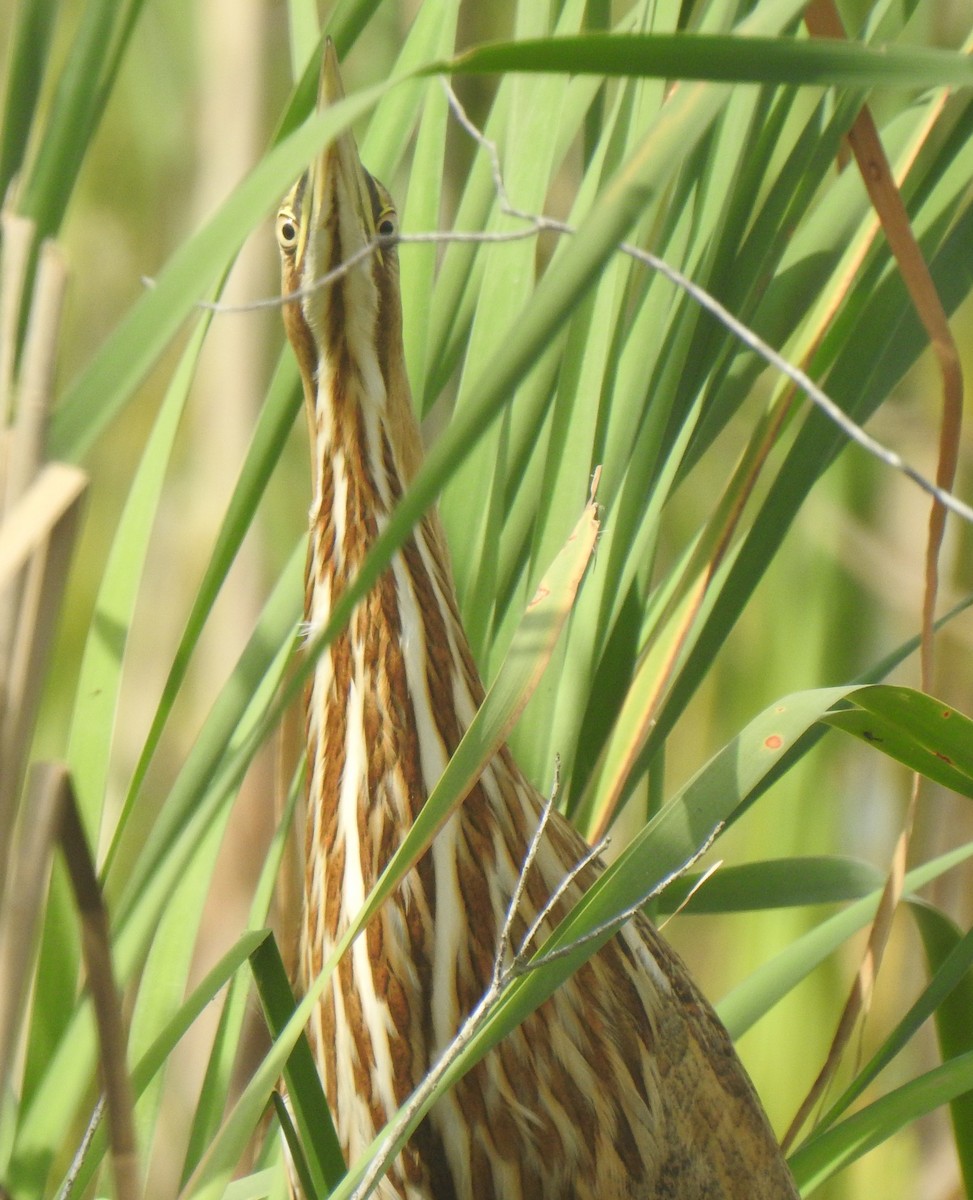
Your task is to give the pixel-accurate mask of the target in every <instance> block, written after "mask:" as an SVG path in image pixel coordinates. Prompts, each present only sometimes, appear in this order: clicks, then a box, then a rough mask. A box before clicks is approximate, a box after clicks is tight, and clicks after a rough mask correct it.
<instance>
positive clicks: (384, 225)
mask: <svg viewBox="0 0 973 1200" xmlns="http://www.w3.org/2000/svg"><path fill="white" fill-rule="evenodd" d="M396 228H397V226H396V220H395V213H394V212H392V211H391V210H390V209H386V210H385V211H384V212H383V213H382V214H381V215H380V216H379V219H378V232H379V236H381V237H393V236H394V234H395V232H396Z"/></svg>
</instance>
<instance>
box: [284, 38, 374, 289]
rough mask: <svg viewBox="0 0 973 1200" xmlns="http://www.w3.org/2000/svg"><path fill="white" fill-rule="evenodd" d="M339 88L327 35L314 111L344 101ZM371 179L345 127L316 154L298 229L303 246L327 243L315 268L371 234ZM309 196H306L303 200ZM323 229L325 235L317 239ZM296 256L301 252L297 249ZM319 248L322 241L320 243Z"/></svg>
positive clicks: (347, 251)
mask: <svg viewBox="0 0 973 1200" xmlns="http://www.w3.org/2000/svg"><path fill="white" fill-rule="evenodd" d="M344 96H345V93H344V88H343V87H342V86H341V75H340V73H339V71H338V56H337V53H336V52H335V48H334V43H333V42H332V41H331V39H330V38H328V40H327V42H326V44H325V48H324V58H323V60H322V63H321V79H320V83H319V85H318V111H319V112H324V111H325V110H326V109H327V108H330V107H331V106H332V105H334V104H337V103H338V102H339V101H341V100H343V99H344ZM370 185H371V187H374V184H372V183H371V179H370V178H369V175H368V173H367V171H366V170H365V168H364V167H363V166H362V163H361V159H360V158H359V156H358V147H357V145H356V144H355V137H354V134H353V133H352V132H351V130H350V129H346V130H345V131H344V133H342V134H340V135H339V136H338V137H337V138H336V139H335V140H334V141H333V142H332V143H331V144H330V145H328V146H326V147H325V149H324V150H322V152H321V153H320V154H319V155H318V157H317V158H316V159H315V161H314V163H313V164H312V165H311V169H310V173H309V178H308V192H309V197H308V198H307V199H306V200H305V205H306V211H307V221H306V223H305V225H304V229H303V230H302V233H303V236H304V238H306V239H307V243H308V246H309V247H310V248H313V247H314V246H315V243H318V242H319V241H320V240H323V241H324V242H325V243H330V245H329V247H328V249H329V253H328V255H327V258H328V260H329V261H328V262H327V263H326V264H325V263H322V262H321V261H320V258H321V255H320V254H319V253H313V252H312V255H311V257H312V258H313V259H316V260H318V261H317V262H316V269H317V270H318V271H320V270H321V269H322V267H323V268H324V269H330V268H331V267H334V266H337V265H338V263H339V262H341V261H342V260H345V259H348V258H350V257H351V256H352V255H353V254H354V253H355V252H356V251H358V250H360V249H361V248H362V247H363V246H365V245H366V244H367V243H368V242H370V241H372V239H373V238H374V237H375V227H374V226H375V220H374V217H373V215H372V214H373V209H372V201H371V194H370ZM308 200H309V201H310V202H309V203H308ZM322 233H327V234H328V235H329V236H327V237H325V238H324V239H321V235H322ZM303 249H304V247H300V249H299V253H298V260H299V261H300V259H301V258H302V257H303V255H302V254H301V253H300V251H301V250H303ZM320 249H322V250H323V249H324V246H320Z"/></svg>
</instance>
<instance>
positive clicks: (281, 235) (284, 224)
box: [277, 208, 297, 254]
mask: <svg viewBox="0 0 973 1200" xmlns="http://www.w3.org/2000/svg"><path fill="white" fill-rule="evenodd" d="M277 241H278V243H279V245H280V248H281V250H283V251H284V253H285V254H288V253H290V252H292V251H293V249H294V247H295V246H296V245H297V220H296V218H295V216H294V214H293V213H292V212H291V211H290V209H287V208H282V209H281V210H280V212H279V213H278V214H277Z"/></svg>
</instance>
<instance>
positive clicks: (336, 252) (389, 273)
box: [277, 39, 413, 474]
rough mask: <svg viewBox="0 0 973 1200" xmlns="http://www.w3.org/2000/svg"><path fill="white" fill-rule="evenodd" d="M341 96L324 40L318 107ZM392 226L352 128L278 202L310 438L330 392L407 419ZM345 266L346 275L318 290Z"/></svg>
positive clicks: (387, 202)
mask: <svg viewBox="0 0 973 1200" xmlns="http://www.w3.org/2000/svg"><path fill="white" fill-rule="evenodd" d="M343 97H344V91H343V89H342V86H341V77H340V75H339V73H338V59H337V55H336V53H335V49H334V45H333V44H332V42H331V40H330V39H328V41H327V43H326V46H325V51H324V60H323V63H322V67H321V81H320V85H319V89H318V109H319V110H323V109H325V108H327V107H328V106H330V105H332V104H335V103H337V102H338V101H339V100H341V99H343ZM398 228H399V221H398V214H397V212H396V209H395V205H394V204H393V202H392V198H391V196H390V195H389V193H388V191H387V190H386V189H385V188H384V187H383V186H382V184H381V183H379V182H378V181H377V180H376V179H375V178H373V176H372V175H370V174H369V172H368V171H367V170H366V169H365V168H364V166H363V165H362V162H361V159H360V158H359V156H358V147H357V145H356V144H355V138H354V135H353V134H352V132H351V130H346V131H345V132H344V133H342V134H340V135H339V136H338V137H337V138H335V140H334V141H333V142H331V143H330V144H329V145H328V146H326V147H325V148H324V150H322V152H321V153H320V154H319V155H318V157H317V158H316V159H315V161H314V162H313V163H312V165H311V166H310V167H309V169H308V170H307V171H306V172H305V173H304V174H303V175H302V176H301V178H300V179H299V180H298V181H297V183H295V185H294V186H293V187H292V188H291V190H290V191H289V192H288V193H287V195H286V196H285V197H284V200H283V201H282V203H281V206H280V210H279V212H278V214H277V241H278V245H279V247H280V255H281V273H282V289H283V294H284V297H285V299H286V297H287V296H288V295H291V294H294V293H297V296H296V298H295V299H294V300H293V301H290V302H289V303H285V305H284V324H285V327H286V329H287V334H288V337H289V338H290V341H291V344H292V345H293V347H294V352H295V354H296V355H297V360H298V364H299V366H300V370H301V377H302V380H303V384H304V396H305V400H306V401H307V408H308V417H309V420H310V423H311V431H312V437H313V436H314V432H315V413H316V412H318V411H319V410H320V407H321V405H322V404H323V403H325V401H326V399H330V400H331V401H332V402H334V400H335V395H336V389H337V391H338V392H340V393H342V395H345V396H348V398H349V399H351V400H352V401H355V400H357V402H358V403H363V404H375V405H378V408H379V412H380V413H381V414H382V415H383V416H385V417H391V418H392V419H393V420H394V419H395V418H396V413H397V410H398V409H401V408H402V406H403V402H404V403H405V408H406V409H407V410H408V417H409V419H411V400H410V399H409V393H408V383H407V382H406V377H405V368H404V362H403V351H402V303H401V296H400V292H399V267H398V255H397V253H396V249H395V244H394V241H393V240H392V239H394V237H395V235H396V234H397V233H398ZM350 261H352V262H353V265H352V266H350V267H349V268H348V269H347V271H345V272H344V273H341V274H339V275H338V276H337V277H336V278H334V279H332V280H331V281H328V282H323V283H322V280H324V279H325V277H326V276H328V275H329V273H331V272H333V271H336V270H338V269H339V268H342V267H343V266H344V265H345V264H348V263H349V262H350ZM352 393H356V394H355V395H352ZM403 393H404V394H403ZM409 440H411V439H409ZM412 466H413V464H411V463H409V464H407V467H408V468H409V470H408V471H407V473H409V474H411V468H412Z"/></svg>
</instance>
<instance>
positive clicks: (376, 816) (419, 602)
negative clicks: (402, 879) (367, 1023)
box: [305, 361, 482, 899]
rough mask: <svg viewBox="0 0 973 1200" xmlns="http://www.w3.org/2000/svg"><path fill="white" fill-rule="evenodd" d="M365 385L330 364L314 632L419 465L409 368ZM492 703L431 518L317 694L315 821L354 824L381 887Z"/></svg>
mask: <svg viewBox="0 0 973 1200" xmlns="http://www.w3.org/2000/svg"><path fill="white" fill-rule="evenodd" d="M339 379H340V380H342V381H343V382H342V383H341V385H340V386H339V385H338V382H337V381H338V380H339ZM367 379H368V377H367V374H365V373H364V372H363V371H360V370H351V371H346V370H341V371H339V370H337V369H334V368H332V367H331V365H330V364H329V363H328V362H327V361H324V362H323V363H322V366H321V369H320V370H319V372H318V403H317V404H316V406H315V421H316V422H317V428H316V431H315V437H314V440H313V445H314V446H315V451H316V454H317V459H316V462H315V464H314V466H315V471H314V474H315V489H314V499H313V502H312V508H311V538H310V547H309V555H308V575H307V587H306V596H305V602H306V613H305V615H306V621H307V624H308V628H309V631H310V633H311V634H312V635H313V634H314V633H316V632H319V631H320V630H321V629H323V628H324V626H325V625H326V623H327V621H328V618H329V616H330V614H331V611H332V608H333V606H334V604H335V602H336V601H337V599H338V597H339V596H340V595H341V593H342V592H343V591H344V590H345V588H346V587H347V586H348V585H349V584H350V583H351V582H352V581H353V580H354V578H355V576H356V575H357V572H358V570H359V568H360V566H361V564H362V561H363V560H364V558H365V556H366V554H367V553H368V551H369V549H370V548H371V546H372V545H373V544H374V542H375V540H376V538H377V537H378V536H379V534H380V533H381V532H382V530H383V528H384V527H385V525H386V523H387V521H388V519H389V517H390V516H391V513H392V511H393V510H394V508H395V505H396V504H397V502H398V500H399V498H400V497H401V495H402V494H403V492H404V490H405V488H406V487H407V486H408V482H409V480H410V478H411V472H412V471H414V469H415V464H416V463H417V461H418V448H417V445H418V437H419V435H418V429H417V427H416V425H415V420H414V418H413V416H412V413H411V402H410V400H409V396H408V391H407V388H406V385H405V382H404V372H403V375H402V386H401V389H400V390H396V391H395V392H393V391H392V389H385V388H379V387H377V386H376V385H375V381H374V377H373V378H372V380H371V381H370V382H366V381H367ZM481 701H482V686H481V683H480V680H479V676H478V673H477V670H476V667H475V665H474V663H473V659H472V655H471V653H470V650H469V645H468V643H467V639H466V635H465V632H464V630H463V626H462V622H461V620H460V616H459V612H458V607H457V603H456V597H455V593H454V588H453V581H452V572H451V568H450V564H449V560H448V554H447V551H446V547H445V541H444V538H443V535H442V530H441V527H440V525H439V521H438V517H437V516H436V514H435V513H434V512H430V513H429V514H427V515H426V516H425V517H424V518H423V519H422V521H421V522H420V523H419V524H418V525H417V526H416V527H415V529H414V530H413V531H412V533H411V534H410V535H409V537H408V538H407V539H406V541H405V542H404V543H403V545H402V546H401V547H400V549H399V550H398V551H397V552H396V553H395V555H394V556H393V558H392V561H391V563H390V564H389V566H388V567H387V568H386V570H385V571H384V572H383V574H382V576H381V577H380V579H379V580H378V582H377V583H376V584H375V585H374V586H373V587H372V588H371V590H370V591H369V592H368V593H367V595H366V596H365V597H364V598H363V599H362V601H361V602H360V603H359V605H358V606H357V607H356V609H355V611H354V613H353V615H352V617H351V619H350V621H349V624H348V626H347V627H346V629H345V630H344V631H343V632H342V633H340V634H339V635H338V637H337V638H336V639H335V640H334V642H332V644H331V645H330V646H329V647H328V649H327V650H326V651H325V652H324V653H323V654H322V656H321V658H320V659H319V662H318V666H317V669H316V671H315V674H314V678H313V680H312V683H311V687H310V691H309V696H308V745H309V751H310V753H309V761H310V762H311V763H312V764H314V770H315V771H317V772H318V773H319V774H320V778H317V779H312V780H311V796H312V798H313V800H314V801H315V803H316V804H317V806H318V818H317V819H319V820H322V821H325V822H327V823H329V824H331V825H332V826H333V829H334V833H335V835H337V827H336V826H335V825H334V823H335V822H338V823H339V824H340V822H341V821H345V822H347V829H346V834H347V838H346V840H347V841H348V842H351V841H355V842H360V843H364V845H362V846H361V849H362V851H363V854H362V858H363V860H364V861H363V867H364V875H365V879H364V880H363V883H365V884H370V883H371V882H373V881H374V877H375V872H377V871H379V870H381V868H382V867H383V866H384V864H385V861H387V858H388V857H389V856H390V854H391V852H392V851H394V849H395V848H396V845H397V844H398V840H399V839H400V838H401V835H402V834H403V833H404V831H405V830H406V829H407V828H408V827H409V825H410V824H411V823H412V821H413V820H414V819H415V816H416V814H417V813H418V810H419V808H421V806H422V803H423V802H424V800H425V798H426V796H427V795H428V793H429V791H430V790H431V788H432V786H433V784H434V783H435V782H436V780H437V779H438V778H439V776H440V774H441V773H442V770H443V768H444V766H445V764H446V761H447V760H448V757H449V755H450V754H451V753H452V751H453V750H454V749H455V748H456V745H457V744H458V742H459V739H460V737H461V736H462V734H463V732H464V731H465V728H466V726H467V725H468V723H469V721H470V720H472V717H473V714H474V713H475V711H476V708H477V707H478V705H479V704H480V703H481ZM321 751H323V753H322V752H321ZM311 819H312V821H314V820H315V818H314V816H313V814H312V816H311ZM352 825H353V826H354V835H353V836H352ZM363 898H364V897H363V896H362V899H363Z"/></svg>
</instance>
